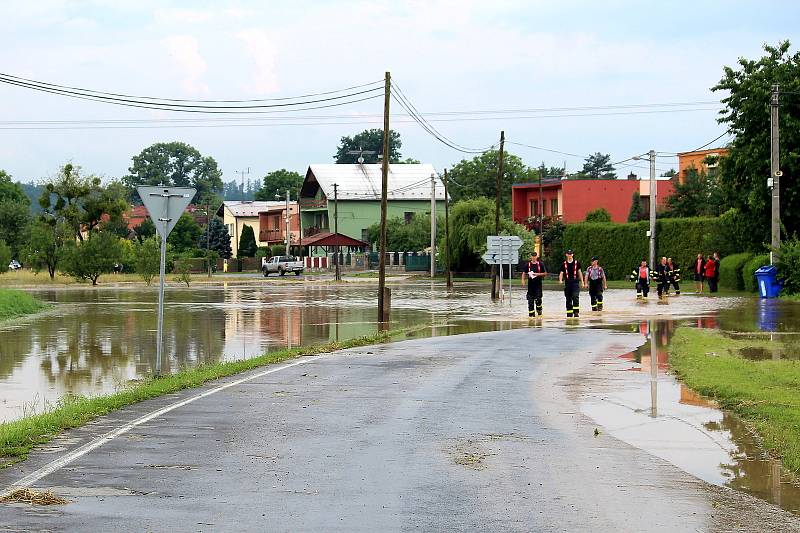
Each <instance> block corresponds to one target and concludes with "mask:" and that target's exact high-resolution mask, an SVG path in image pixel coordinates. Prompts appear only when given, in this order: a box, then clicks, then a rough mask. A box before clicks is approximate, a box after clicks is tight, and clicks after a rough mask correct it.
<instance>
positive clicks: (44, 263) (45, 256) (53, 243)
mask: <svg viewBox="0 0 800 533" xmlns="http://www.w3.org/2000/svg"><path fill="white" fill-rule="evenodd" d="M74 240H75V235H74V234H73V233H72V228H70V227H69V226H68V225H67V224H65V223H64V222H63V221H59V220H58V219H56V218H53V217H47V216H44V215H42V216H41V217H39V218H37V219H36V220H35V221H34V222H33V223H32V224H31V226H30V229H29V233H28V245H27V248H26V250H25V252H24V253H25V257H26V261H27V262H28V264H29V265H30V266H31V268H32V269H33V271H34V272H39V271H41V270H42V269H43V268H47V273H48V274H50V279H55V277H56V267H57V266H58V264H59V262H60V259H61V252H62V250H63V248H64V246H65V243H67V242H70V241H74Z"/></svg>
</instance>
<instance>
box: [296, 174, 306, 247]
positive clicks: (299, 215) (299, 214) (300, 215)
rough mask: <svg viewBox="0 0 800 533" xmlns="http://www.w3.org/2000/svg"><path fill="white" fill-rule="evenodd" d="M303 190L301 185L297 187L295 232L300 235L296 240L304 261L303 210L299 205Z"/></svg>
mask: <svg viewBox="0 0 800 533" xmlns="http://www.w3.org/2000/svg"><path fill="white" fill-rule="evenodd" d="M302 190H303V186H302V185H300V187H298V188H297V233H298V235H299V236H300V242H298V243H297V244H298V246H299V247H300V258H301V259H302V260H303V261H305V257H306V252H305V250H303V211H302V209H301V207H300V191H302Z"/></svg>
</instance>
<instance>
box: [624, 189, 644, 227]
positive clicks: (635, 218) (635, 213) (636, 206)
mask: <svg viewBox="0 0 800 533" xmlns="http://www.w3.org/2000/svg"><path fill="white" fill-rule="evenodd" d="M644 219H645V216H644V208H643V207H642V195H641V194H639V191H633V197H632V198H631V209H630V211H628V222H639V221H640V220H644Z"/></svg>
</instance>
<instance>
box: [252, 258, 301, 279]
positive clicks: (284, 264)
mask: <svg viewBox="0 0 800 533" xmlns="http://www.w3.org/2000/svg"><path fill="white" fill-rule="evenodd" d="M304 268H305V266H304V265H303V262H302V261H298V260H297V258H296V257H292V256H290V255H276V256H274V257H272V258H270V260H269V261H267V258H266V257H262V258H261V272H263V273H264V277H265V278H266V277H267V276H269V275H270V274H271V273H273V272H277V273H278V274H280V275H281V276H283V275H284V274H286V273H287V272H294V274H295V276H299V275H300V274H302V273H303V270H304Z"/></svg>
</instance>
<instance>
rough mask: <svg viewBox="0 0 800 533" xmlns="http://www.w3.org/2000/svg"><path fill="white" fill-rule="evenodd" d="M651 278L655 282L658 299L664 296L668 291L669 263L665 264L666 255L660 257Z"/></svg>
mask: <svg viewBox="0 0 800 533" xmlns="http://www.w3.org/2000/svg"><path fill="white" fill-rule="evenodd" d="M653 279H654V280H655V282H656V291H657V292H658V298H659V300H660V299H662V298H666V297H667V295H668V293H669V265H667V258H666V257H662V258H661V262H660V263H659V264H658V265H656V270H655V272H653Z"/></svg>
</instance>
